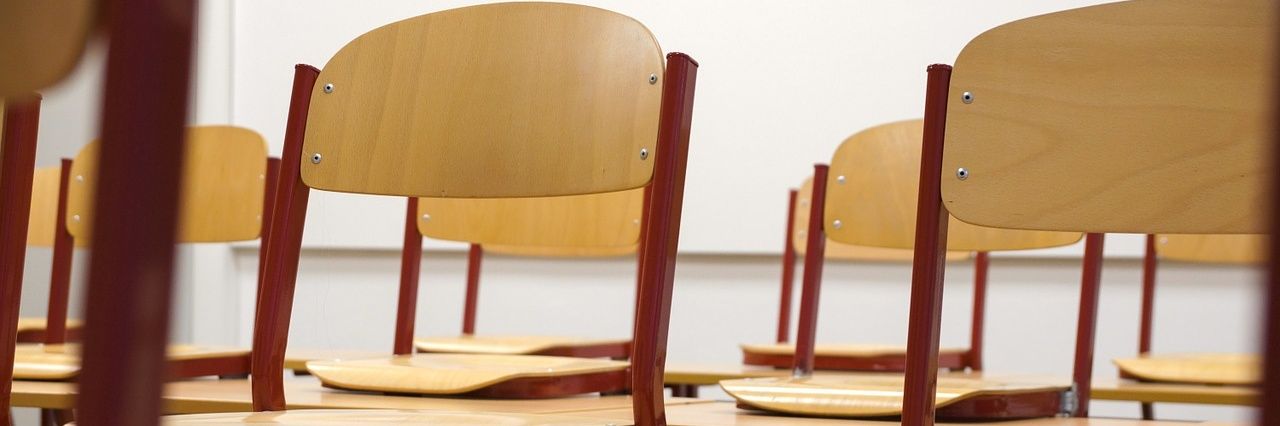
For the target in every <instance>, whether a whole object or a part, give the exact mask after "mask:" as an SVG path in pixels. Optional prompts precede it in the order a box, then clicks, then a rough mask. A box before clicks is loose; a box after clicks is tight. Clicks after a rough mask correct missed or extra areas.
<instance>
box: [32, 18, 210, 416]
mask: <svg viewBox="0 0 1280 426" xmlns="http://www.w3.org/2000/svg"><path fill="white" fill-rule="evenodd" d="M105 9H106V12H105V13H104V16H105V17H106V18H107V22H106V25H105V28H107V29H108V31H109V37H110V38H109V40H110V47H109V48H108V49H107V65H106V84H105V90H104V91H103V96H102V97H103V99H104V102H103V112H102V120H101V122H102V132H101V136H102V150H101V152H100V154H99V156H100V157H99V169H98V176H97V179H98V185H97V188H98V196H97V197H95V201H94V203H95V208H94V211H96V212H97V214H96V215H95V218H94V222H93V240H92V241H93V243H92V249H93V258H92V259H91V261H90V264H89V282H88V300H93V301H94V303H90V304H89V305H88V309H87V311H86V315H85V336H84V353H85V354H91V355H93V356H87V357H84V360H83V368H82V370H81V375H80V380H79V393H80V394H79V398H78V399H79V401H78V408H79V409H78V412H77V414H78V415H79V416H78V417H80V418H81V419H82V421H81V424H85V425H91V426H92V425H148V424H156V423H157V422H158V416H159V415H160V413H161V401H160V391H161V383H162V382H163V379H164V377H165V373H166V371H165V363H164V360H165V342H166V339H167V338H168V333H169V309H170V300H171V297H170V296H171V292H172V282H173V252H174V237H175V235H176V233H177V224H178V209H177V207H178V196H179V189H180V188H179V182H180V178H181V176H182V174H181V173H182V166H183V161H182V158H183V151H184V149H185V144H184V143H182V140H183V138H184V134H185V129H184V127H185V126H184V124H185V121H186V118H187V94H188V90H189V88H190V71H191V58H192V55H191V51H192V40H193V38H194V37H193V35H192V33H193V29H194V27H195V15H196V3H195V1H193V0H138V1H118V0H117V1H108V2H106V8H105ZM161 11H163V13H161ZM28 175H29V173H28Z"/></svg>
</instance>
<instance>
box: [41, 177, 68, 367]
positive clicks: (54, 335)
mask: <svg viewBox="0 0 1280 426" xmlns="http://www.w3.org/2000/svg"><path fill="white" fill-rule="evenodd" d="M61 165H62V167H61V169H60V170H59V176H58V209H57V213H56V216H54V218H55V219H54V226H53V227H54V230H53V268H52V271H50V275H49V309H48V310H47V311H46V315H45V330H44V342H45V343H46V344H50V345H56V344H59V343H66V341H67V299H68V298H69V297H70V292H71V256H72V251H74V250H75V239H74V238H71V233H69V232H67V221H66V217H67V186H68V185H69V184H70V182H71V160H70V159H66V158H63V159H62V162H61Z"/></svg>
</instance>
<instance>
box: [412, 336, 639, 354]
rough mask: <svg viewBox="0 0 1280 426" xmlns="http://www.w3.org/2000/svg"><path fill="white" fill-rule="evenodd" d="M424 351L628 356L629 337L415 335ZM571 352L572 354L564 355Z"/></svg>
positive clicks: (420, 348) (418, 344)
mask: <svg viewBox="0 0 1280 426" xmlns="http://www.w3.org/2000/svg"><path fill="white" fill-rule="evenodd" d="M413 344H414V347H416V348H417V349H418V350H419V351H421V352H429V353H461V354H502V355H549V354H550V353H552V352H560V353H563V352H574V350H575V349H578V350H579V351H591V350H593V349H594V350H595V351H597V352H598V351H602V350H603V351H606V352H609V353H608V354H607V355H602V356H601V357H625V356H626V355H627V350H628V349H629V348H630V345H631V340H630V339H585V338H577V337H560V336H466V335H463V336H456V337H426V338H419V339H414V341H413ZM561 356H569V355H561Z"/></svg>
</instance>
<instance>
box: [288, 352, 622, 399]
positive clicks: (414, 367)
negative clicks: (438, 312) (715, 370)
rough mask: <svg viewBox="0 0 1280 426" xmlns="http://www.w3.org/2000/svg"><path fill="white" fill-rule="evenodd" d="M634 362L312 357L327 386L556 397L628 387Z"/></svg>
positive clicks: (311, 366)
mask: <svg viewBox="0 0 1280 426" xmlns="http://www.w3.org/2000/svg"><path fill="white" fill-rule="evenodd" d="M629 367H630V364H629V363H627V362H623V361H609V360H595V359H585V358H572V357H553V356H540V355H490V354H415V355H400V356H388V357H383V358H377V359H361V360H346V361H312V362H308V363H307V369H308V370H309V371H310V372H311V374H313V375H315V376H316V377H317V378H319V379H320V382H321V383H323V384H324V385H325V386H327V387H332V388H338V389H347V390H359V391H371V392H386V393H395V394H422V395H461V394H473V395H478V396H493V397H513V398H529V397H539V398H541V397H554V396H566V395H573V394H579V393H591V392H605V391H612V390H619V389H622V387H623V386H622V384H623V382H625V380H624V379H625V378H626V375H627V374H628V370H629Z"/></svg>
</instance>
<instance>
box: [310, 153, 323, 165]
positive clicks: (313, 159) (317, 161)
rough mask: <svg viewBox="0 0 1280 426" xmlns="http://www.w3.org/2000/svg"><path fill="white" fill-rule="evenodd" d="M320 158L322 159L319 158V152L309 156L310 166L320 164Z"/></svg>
mask: <svg viewBox="0 0 1280 426" xmlns="http://www.w3.org/2000/svg"><path fill="white" fill-rule="evenodd" d="M322 158H323V157H321V156H320V153H319V152H317V153H315V154H311V164H320V160H321V159H322Z"/></svg>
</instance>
